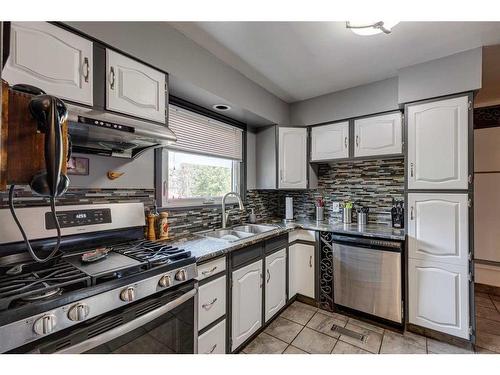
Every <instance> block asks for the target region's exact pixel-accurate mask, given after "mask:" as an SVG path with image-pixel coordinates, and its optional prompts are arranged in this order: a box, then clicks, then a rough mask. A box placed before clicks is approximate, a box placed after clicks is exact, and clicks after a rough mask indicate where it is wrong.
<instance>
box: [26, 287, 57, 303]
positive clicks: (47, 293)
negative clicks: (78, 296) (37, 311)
mask: <svg viewBox="0 0 500 375" xmlns="http://www.w3.org/2000/svg"><path fill="white" fill-rule="evenodd" d="M44 284H45V283H44ZM45 285H46V286H48V285H47V284H45ZM61 293H62V288H55V289H52V290H50V289H49V290H44V291H42V292H40V293H33V294H31V295H27V296H25V297H23V298H21V300H22V301H25V302H34V301H40V300H45V299H49V298H50V297H53V296H59V295H61Z"/></svg>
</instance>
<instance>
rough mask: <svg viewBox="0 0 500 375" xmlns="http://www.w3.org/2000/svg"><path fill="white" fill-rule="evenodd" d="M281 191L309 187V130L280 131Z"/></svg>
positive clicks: (279, 185)
mask: <svg viewBox="0 0 500 375" xmlns="http://www.w3.org/2000/svg"><path fill="white" fill-rule="evenodd" d="M278 134H279V136H278V159H279V184H278V187H279V188H280V189H305V188H306V187H307V129H306V128H279V129H278Z"/></svg>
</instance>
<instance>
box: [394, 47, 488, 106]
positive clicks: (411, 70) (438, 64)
mask: <svg viewBox="0 0 500 375" xmlns="http://www.w3.org/2000/svg"><path fill="white" fill-rule="evenodd" d="M481 74H482V48H475V49H472V50H468V51H464V52H460V53H457V54H455V55H451V56H446V57H443V58H441V59H437V60H432V61H428V62H425V63H422V64H417V65H413V66H409V67H406V68H403V69H400V70H399V88H398V101H399V103H408V102H412V101H416V100H421V99H427V98H433V97H437V96H443V95H449V94H455V93H459V92H464V91H471V90H477V89H479V88H481Z"/></svg>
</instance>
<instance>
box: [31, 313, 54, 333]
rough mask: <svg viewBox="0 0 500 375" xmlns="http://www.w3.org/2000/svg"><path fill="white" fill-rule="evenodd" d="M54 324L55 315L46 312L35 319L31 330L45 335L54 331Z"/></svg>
mask: <svg viewBox="0 0 500 375" xmlns="http://www.w3.org/2000/svg"><path fill="white" fill-rule="evenodd" d="M55 326H56V316H55V315H53V314H47V315H44V316H42V317H41V318H38V319H37V320H35V323H34V324H33V330H34V331H35V332H36V333H37V334H39V335H47V334H49V333H52V332H53V331H54V328H55Z"/></svg>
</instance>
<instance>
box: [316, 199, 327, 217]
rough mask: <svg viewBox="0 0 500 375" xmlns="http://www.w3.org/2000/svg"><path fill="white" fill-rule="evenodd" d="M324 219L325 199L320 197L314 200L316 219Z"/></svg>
mask: <svg viewBox="0 0 500 375" xmlns="http://www.w3.org/2000/svg"><path fill="white" fill-rule="evenodd" d="M324 220H325V200H324V199H323V197H320V198H318V199H317V200H316V221H324Z"/></svg>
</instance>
